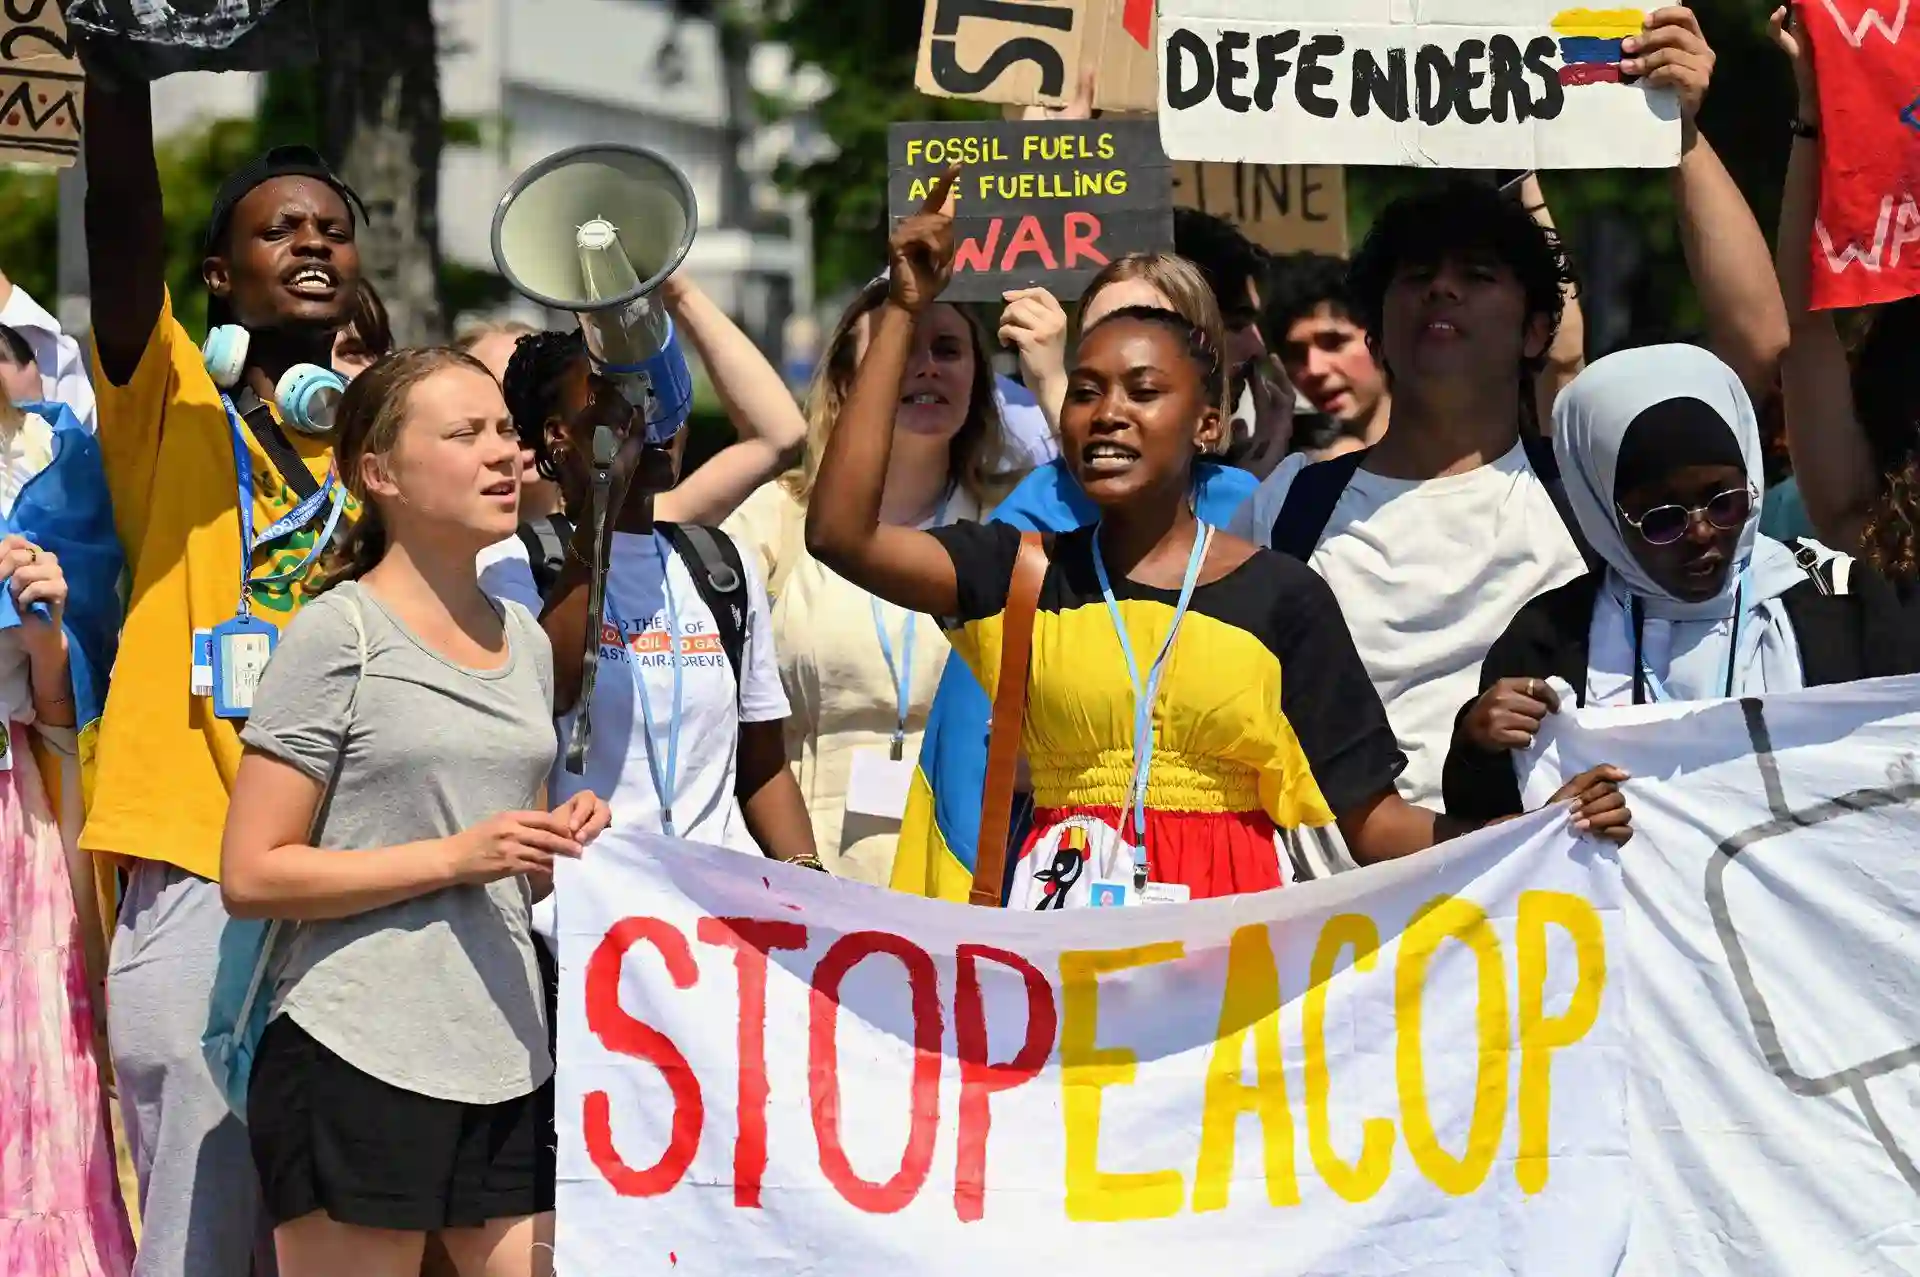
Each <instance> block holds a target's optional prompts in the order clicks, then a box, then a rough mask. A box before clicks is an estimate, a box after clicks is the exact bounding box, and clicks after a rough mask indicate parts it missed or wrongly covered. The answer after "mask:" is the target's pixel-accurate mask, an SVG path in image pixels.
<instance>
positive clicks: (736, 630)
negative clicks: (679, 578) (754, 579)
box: [654, 523, 747, 687]
mask: <svg viewBox="0 0 1920 1277" xmlns="http://www.w3.org/2000/svg"><path fill="white" fill-rule="evenodd" d="M654 526H655V527H657V528H659V529H660V531H661V532H662V533H663V534H665V536H666V538H667V540H669V541H671V542H672V543H673V550H674V553H676V554H678V555H679V556H680V561H681V562H682V563H685V564H686V565H687V571H688V573H689V574H690V575H691V576H692V577H693V585H694V588H695V589H697V590H699V591H700V597H701V599H702V600H703V601H704V602H705V603H706V605H707V610H708V611H710V612H712V613H713V623H714V625H715V626H716V627H717V628H718V629H719V632H720V646H721V648H722V649H724V650H725V652H726V654H727V664H728V665H731V666H732V667H733V679H734V684H735V686H736V687H737V686H738V685H739V682H740V667H741V665H742V664H743V662H744V660H745V657H746V650H747V569H746V565H745V564H743V563H742V562H741V561H740V547H739V546H737V545H735V544H734V541H733V538H732V537H730V536H727V535H726V534H725V533H722V532H717V531H715V530H714V529H712V528H708V527H702V526H701V525H700V524H697V523H657V524H655V525H654Z"/></svg>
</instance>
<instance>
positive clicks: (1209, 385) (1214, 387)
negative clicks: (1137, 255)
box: [1081, 306, 1224, 408]
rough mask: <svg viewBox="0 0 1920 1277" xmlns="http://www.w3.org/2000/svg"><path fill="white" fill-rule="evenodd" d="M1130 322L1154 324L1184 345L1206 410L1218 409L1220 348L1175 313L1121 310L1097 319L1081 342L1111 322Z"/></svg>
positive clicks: (1158, 309) (1132, 308)
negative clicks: (1196, 371)
mask: <svg viewBox="0 0 1920 1277" xmlns="http://www.w3.org/2000/svg"><path fill="white" fill-rule="evenodd" d="M1122 319H1126V320H1132V321H1133V322H1134V323H1137V324H1154V325H1156V326H1158V327H1161V328H1164V329H1166V330H1167V331H1168V332H1170V333H1172V334H1173V335H1174V336H1176V337H1178V338H1180V340H1181V341H1183V342H1185V343H1186V347H1187V357H1188V358H1189V359H1191V360H1193V366H1194V367H1195V368H1197V369H1199V371H1200V384H1201V385H1203V386H1205V387H1206V389H1207V403H1208V405H1209V406H1211V407H1214V408H1218V407H1221V402H1220V399H1221V386H1222V385H1223V384H1224V383H1223V382H1222V381H1221V377H1220V347H1219V346H1217V345H1215V344H1214V340H1213V338H1212V337H1211V336H1209V335H1208V333H1207V330H1206V329H1204V328H1202V327H1200V326H1199V325H1198V324H1195V323H1193V322H1192V321H1191V320H1189V319H1188V318H1187V317H1186V316H1185V315H1182V314H1181V313H1180V312H1179V311H1175V310H1168V309H1166V308H1165V307H1163V306H1122V307H1120V308H1119V309H1118V310H1115V311H1110V312H1108V313H1107V314H1105V315H1102V316H1101V317H1100V322H1099V323H1097V324H1095V325H1094V326H1093V327H1091V328H1089V329H1087V331H1086V333H1083V334H1082V335H1081V340H1083V341H1084V340H1085V339H1086V337H1087V336H1089V335H1091V334H1093V333H1096V332H1098V331H1100V330H1101V329H1102V328H1105V327H1106V326H1107V325H1108V324H1111V323H1113V322H1114V321H1115V320H1122Z"/></svg>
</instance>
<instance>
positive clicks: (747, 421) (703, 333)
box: [654, 273, 807, 523]
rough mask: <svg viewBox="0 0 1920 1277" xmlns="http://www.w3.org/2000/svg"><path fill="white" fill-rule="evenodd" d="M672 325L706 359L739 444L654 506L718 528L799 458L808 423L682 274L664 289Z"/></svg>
mask: <svg viewBox="0 0 1920 1277" xmlns="http://www.w3.org/2000/svg"><path fill="white" fill-rule="evenodd" d="M661 294H662V296H663V298H664V300H665V302H666V307H667V313H668V314H670V315H672V316H673V322H674V326H675V327H676V328H677V329H678V330H679V331H680V333H681V335H682V336H684V337H685V338H686V339H687V340H688V341H689V342H691V343H692V344H693V348H694V350H695V351H697V352H698V353H699V355H700V362H701V363H703V364H705V365H706V368H707V372H708V374H709V375H710V376H711V377H712V378H713V388H714V390H715V391H717V392H718V393H719V395H720V402H721V403H722V404H724V405H725V406H726V410H727V417H728V419H729V420H731V421H732V422H733V428H734V430H735V432H736V433H737V434H738V435H739V442H737V443H734V444H732V445H730V446H728V447H727V448H725V449H723V450H722V451H721V452H720V453H719V455H718V456H715V457H714V458H712V459H711V460H709V461H708V462H707V463H706V464H705V465H703V466H701V467H700V468H699V469H698V470H696V471H694V472H693V473H692V474H690V475H688V476H687V477H686V479H685V480H683V481H682V482H681V483H680V485H679V486H678V487H676V488H674V489H673V490H672V491H671V492H665V493H662V494H661V495H660V496H659V497H657V498H655V500H654V514H655V515H656V516H657V517H658V518H661V519H665V520H667V521H668V522H670V523H719V522H720V521H721V520H723V519H725V518H726V517H727V516H728V515H730V514H732V513H733V512H734V510H735V509H736V508H738V507H739V505H740V503H741V502H742V501H745V500H746V499H747V498H748V497H749V496H750V495H752V493H753V491H754V490H755V489H756V488H758V487H759V486H760V485H761V484H763V483H766V482H768V481H769V480H771V479H773V478H774V477H775V476H777V475H779V474H780V473H781V472H782V471H784V470H787V469H789V468H790V467H792V466H793V464H794V463H795V462H797V461H798V460H799V459H800V453H801V449H802V448H804V447H805V446H806V442H807V419H806V417H805V416H803V415H802V414H801V412H800V405H799V404H798V403H797V402H795V400H794V397H793V393H792V392H791V391H789V390H788V389H787V384H786V382H785V381H783V380H781V377H780V374H779V372H778V371H776V370H775V368H774V366H773V365H772V364H770V363H768V362H767V357H766V356H765V355H763V354H761V353H760V349H759V347H757V346H755V345H754V344H753V342H752V340H751V339H749V338H748V336H747V335H746V334H745V333H743V332H741V331H740V328H739V326H738V325H737V324H735V323H734V322H733V320H731V319H729V318H728V317H727V313H726V312H725V311H723V310H721V309H720V308H719V307H718V306H716V305H714V304H713V299H712V298H710V297H708V296H707V295H706V293H704V292H702V291H701V290H700V286H699V285H697V284H695V283H694V282H693V280H692V279H690V278H688V277H687V276H686V275H685V274H684V273H682V274H676V275H671V276H669V277H668V279H667V282H666V284H665V285H664V286H663V287H662V289H661Z"/></svg>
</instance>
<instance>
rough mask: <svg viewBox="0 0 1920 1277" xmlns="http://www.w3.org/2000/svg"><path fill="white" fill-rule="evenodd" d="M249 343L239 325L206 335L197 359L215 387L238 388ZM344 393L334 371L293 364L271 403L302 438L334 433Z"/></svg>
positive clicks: (343, 383)
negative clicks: (204, 366) (303, 436)
mask: <svg viewBox="0 0 1920 1277" xmlns="http://www.w3.org/2000/svg"><path fill="white" fill-rule="evenodd" d="M251 340H252V339H251V337H250V336H249V334H248V333H247V330H246V329H244V328H242V327H241V326H240V325H239V324H221V325H219V326H218V327H217V328H215V329H214V330H213V331H211V332H209V333H208V334H207V340H206V343H205V344H204V345H202V346H201V347H200V358H201V360H202V362H204V363H205V364H206V366H207V375H208V376H210V377H212V378H213V384H214V385H216V386H218V387H220V389H222V390H231V389H233V388H234V387H235V386H237V385H239V384H240V374H241V372H242V371H243V370H244V369H245V368H246V366H247V347H248V346H249V345H250V344H251ZM346 390H347V382H346V378H344V377H342V376H341V375H340V374H339V373H337V372H335V371H334V370H333V369H331V368H322V367H321V366H320V365H319V364H295V365H294V366H293V367H291V368H289V369H287V370H286V372H284V373H282V374H281V375H280V381H279V383H278V384H276V385H275V386H274V388H273V399H274V403H275V404H276V405H277V406H278V407H279V409H280V419H281V420H282V421H284V422H285V423H286V424H287V425H289V426H291V427H292V428H293V429H295V430H297V431H299V432H300V433H301V434H303V435H324V434H331V433H333V416H334V413H335V411H337V410H338V408H339V407H340V396H341V395H343V394H345V393H346Z"/></svg>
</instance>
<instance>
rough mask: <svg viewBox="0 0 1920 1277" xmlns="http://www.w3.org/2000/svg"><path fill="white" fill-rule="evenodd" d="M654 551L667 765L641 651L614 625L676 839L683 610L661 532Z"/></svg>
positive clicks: (664, 817) (664, 820) (663, 814)
mask: <svg viewBox="0 0 1920 1277" xmlns="http://www.w3.org/2000/svg"><path fill="white" fill-rule="evenodd" d="M653 553H654V557H656V558H658V559H659V560H660V592H661V593H662V594H663V595H665V596H666V601H667V653H668V659H669V660H671V661H672V662H673V717H672V718H670V719H668V720H667V757H666V760H665V766H664V767H663V766H662V765H661V759H660V756H659V750H658V748H657V747H656V746H655V745H654V743H653V734H654V731H655V730H656V729H655V727H654V724H653V705H652V703H651V702H650V701H649V700H648V699H647V681H646V676H645V675H644V674H642V673H641V672H640V653H639V652H638V651H636V650H634V647H633V644H632V643H631V642H630V641H629V640H628V638H627V632H626V631H625V630H624V629H622V628H621V626H620V622H619V621H618V620H614V621H613V627H614V629H615V630H616V631H618V632H619V634H620V641H621V643H623V644H625V645H626V649H627V660H628V662H629V666H628V668H629V669H630V670H631V671H632V673H633V699H634V700H636V701H639V702H640V721H641V722H642V723H644V724H646V729H647V771H648V772H649V773H650V774H651V775H652V776H653V792H654V793H656V794H658V795H659V796H660V831H661V832H662V833H664V834H666V836H667V837H669V838H677V837H679V835H678V834H676V833H675V832H674V828H673V787H674V784H675V782H676V781H677V780H678V778H679V775H680V719H681V712H680V711H681V707H682V706H683V704H684V703H685V701H684V698H683V693H684V692H685V686H684V683H683V671H682V670H681V668H680V609H679V608H678V607H676V606H675V605H674V602H673V581H672V580H671V579H670V578H669V577H668V575H667V552H666V549H665V547H664V546H663V544H662V542H661V537H660V534H659V533H658V532H656V533H654V534H653ZM607 605H608V608H609V609H611V608H612V600H611V599H609V600H608V604H607ZM610 619H611V618H610ZM645 628H646V627H645V626H642V627H641V630H640V631H639V632H641V633H644V632H645ZM636 637H637V635H636ZM580 712H581V713H583V714H584V713H586V712H587V707H586V706H584V705H583V706H581V708H580Z"/></svg>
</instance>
